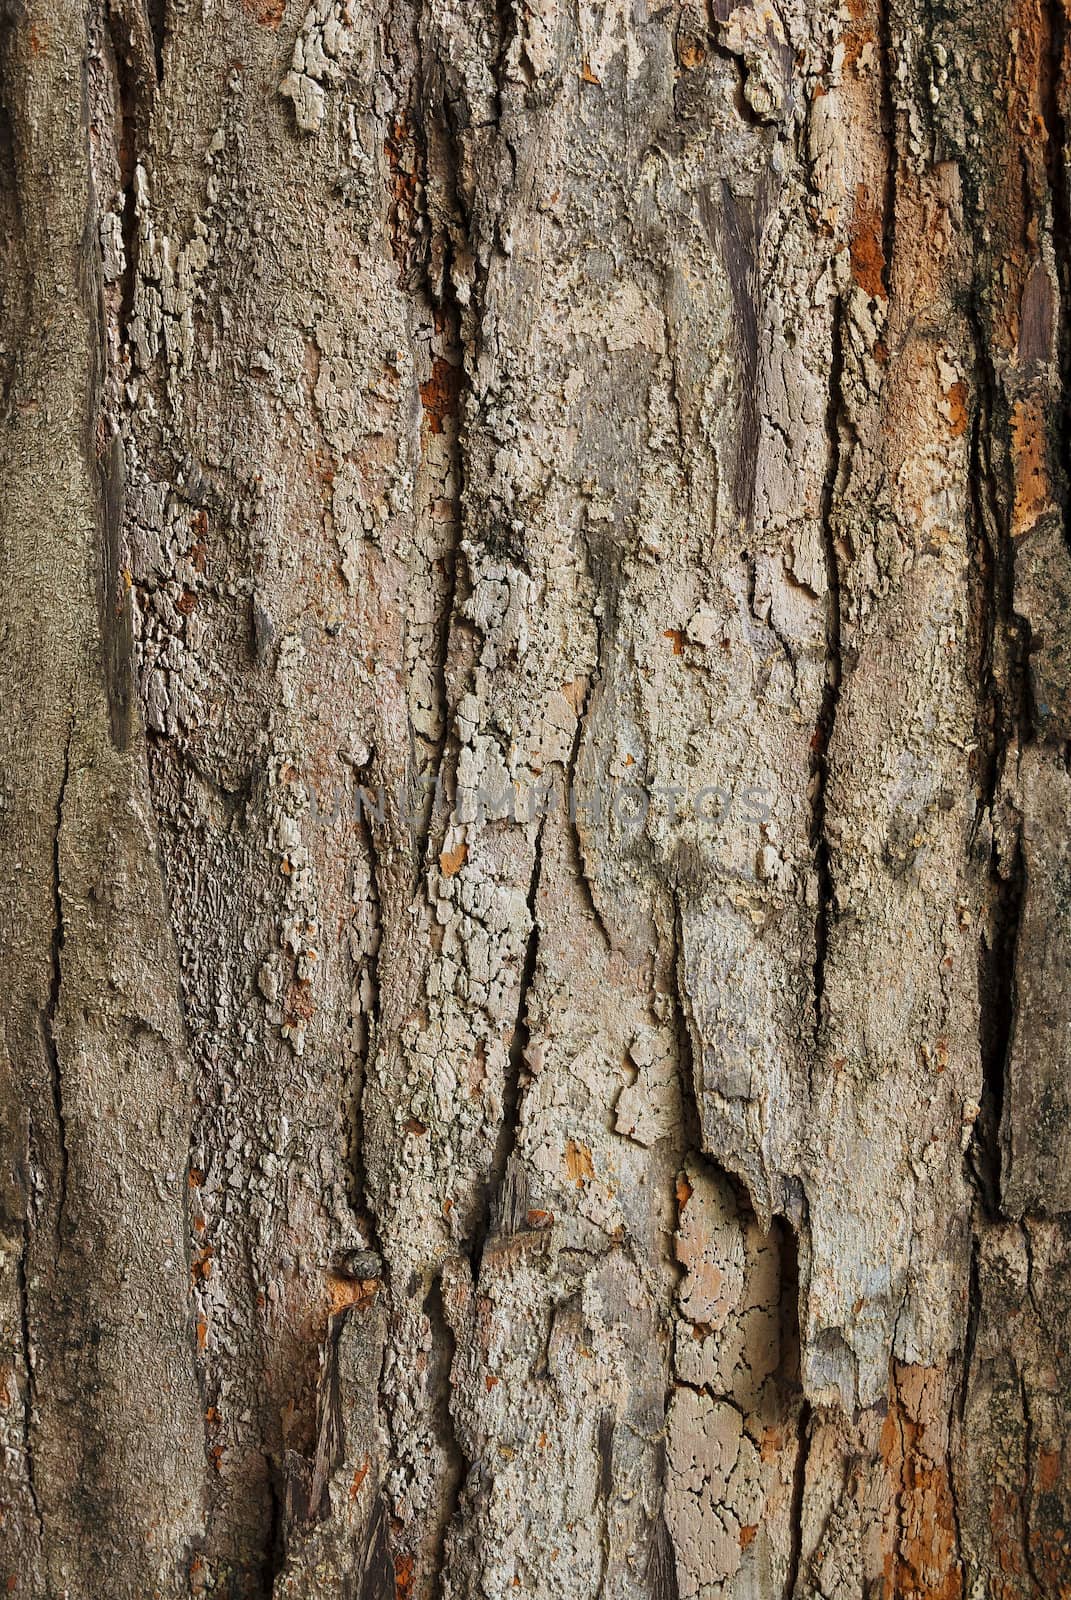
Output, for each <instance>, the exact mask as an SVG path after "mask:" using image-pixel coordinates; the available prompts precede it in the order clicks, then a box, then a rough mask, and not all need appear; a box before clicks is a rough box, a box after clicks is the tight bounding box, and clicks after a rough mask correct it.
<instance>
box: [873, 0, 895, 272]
mask: <svg viewBox="0 0 1071 1600" xmlns="http://www.w3.org/2000/svg"><path fill="white" fill-rule="evenodd" d="M895 56H896V50H895V46H894V44H893V31H892V4H891V0H881V3H880V4H879V6H878V59H879V63H880V67H879V70H880V75H881V131H882V135H883V137H884V139H885V150H886V164H885V184H884V193H883V195H882V228H881V235H882V236H881V251H882V255H883V256H884V258H885V260H884V265H883V268H882V276H883V277H884V279H885V285H886V288H888V287H889V273H890V269H891V267H892V260H893V251H894V249H895V247H896V174H897V163H898V160H899V149H898V146H897V142H896V102H895V100H894V98H893V81H894V77H895V70H894V64H895Z"/></svg>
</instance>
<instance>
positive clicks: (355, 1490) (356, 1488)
mask: <svg viewBox="0 0 1071 1600" xmlns="http://www.w3.org/2000/svg"><path fill="white" fill-rule="evenodd" d="M367 1476H368V1462H367V1461H362V1462H361V1464H360V1466H359V1467H358V1468H357V1470H356V1472H355V1473H354V1474H353V1482H352V1483H351V1484H350V1499H351V1500H356V1498H357V1496H358V1495H359V1494H360V1492H361V1484H362V1483H363V1482H364V1480H365V1479H366V1478H367Z"/></svg>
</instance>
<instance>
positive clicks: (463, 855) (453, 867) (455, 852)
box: [439, 839, 469, 878]
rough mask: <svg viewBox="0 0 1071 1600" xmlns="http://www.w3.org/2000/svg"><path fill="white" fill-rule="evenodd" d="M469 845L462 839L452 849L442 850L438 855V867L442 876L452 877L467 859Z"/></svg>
mask: <svg viewBox="0 0 1071 1600" xmlns="http://www.w3.org/2000/svg"><path fill="white" fill-rule="evenodd" d="M468 855H469V847H468V845H467V844H466V843H465V841H464V839H462V841H461V843H460V844H458V845H455V846H454V848H453V849H452V850H443V851H442V853H441V854H440V856H439V867H440V869H441V870H442V875H443V877H444V878H454V877H456V876H457V874H458V873H459V872H460V871H461V868H462V867H463V866H464V865H465V862H466V861H467V860H468Z"/></svg>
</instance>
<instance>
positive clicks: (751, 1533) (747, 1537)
mask: <svg viewBox="0 0 1071 1600" xmlns="http://www.w3.org/2000/svg"><path fill="white" fill-rule="evenodd" d="M758 1531H759V1528H758V1523H754V1522H752V1523H745V1524H744V1526H743V1527H742V1528H741V1529H740V1548H741V1550H746V1549H747V1547H748V1545H749V1544H751V1542H752V1540H753V1539H754V1537H755V1535H756V1534H757V1533H758Z"/></svg>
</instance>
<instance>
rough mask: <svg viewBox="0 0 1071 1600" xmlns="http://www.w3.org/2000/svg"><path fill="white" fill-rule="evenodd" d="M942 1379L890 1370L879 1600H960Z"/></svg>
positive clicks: (917, 1370) (921, 1371) (932, 1373)
mask: <svg viewBox="0 0 1071 1600" xmlns="http://www.w3.org/2000/svg"><path fill="white" fill-rule="evenodd" d="M945 1379H946V1375H945V1373H944V1371H943V1370H942V1369H941V1368H937V1367H914V1366H901V1365H900V1364H897V1365H896V1367H895V1369H894V1373H893V1382H892V1392H891V1395H890V1401H889V1411H888V1414H887V1416H886V1418H885V1422H884V1425H883V1427H882V1431H881V1439H880V1444H879V1448H880V1450H881V1455H882V1459H883V1461H884V1463H885V1467H886V1470H887V1472H888V1475H889V1487H890V1490H891V1493H892V1499H893V1505H892V1508H891V1512H890V1515H889V1516H888V1517H887V1518H886V1520H885V1524H884V1527H883V1532H882V1542H883V1544H884V1546H885V1549H884V1569H885V1584H884V1593H885V1597H886V1600H894V1597H895V1596H898V1595H911V1596H913V1597H916V1600H961V1596H962V1594H963V1571H962V1568H961V1567H960V1563H959V1556H958V1538H957V1534H956V1518H955V1506H954V1502H953V1498H952V1484H951V1473H950V1467H949V1461H948V1397H947V1393H946V1381H945Z"/></svg>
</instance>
